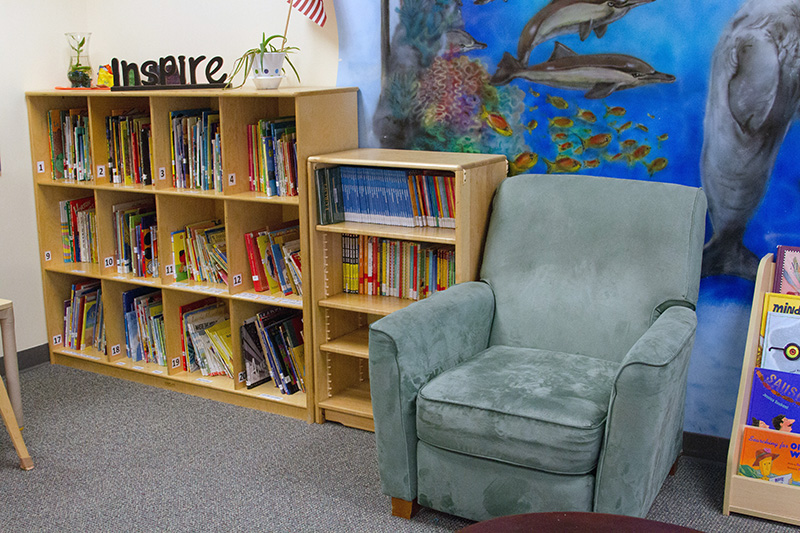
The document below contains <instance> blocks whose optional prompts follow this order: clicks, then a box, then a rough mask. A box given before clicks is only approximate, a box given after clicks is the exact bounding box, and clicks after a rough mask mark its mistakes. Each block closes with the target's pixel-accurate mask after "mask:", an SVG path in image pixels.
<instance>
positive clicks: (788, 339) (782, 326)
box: [738, 245, 800, 486]
mask: <svg viewBox="0 0 800 533" xmlns="http://www.w3.org/2000/svg"><path fill="white" fill-rule="evenodd" d="M775 258H776V260H775V280H774V284H773V287H772V292H768V293H766V294H765V295H764V308H763V312H762V316H761V335H760V338H759V346H758V352H757V355H756V368H754V369H753V381H752V387H751V392H750V398H749V404H748V411H747V420H748V425H747V426H746V427H745V428H744V434H743V437H742V451H741V455H740V458H739V467H738V473H739V475H742V476H746V477H749V478H753V479H761V480H764V481H769V482H773V483H780V484H784V485H794V486H800V460H798V459H800V425H797V426H795V421H796V420H797V419H798V418H800V283H799V282H798V280H799V279H800V278H799V277H798V273H800V248H798V247H792V246H783V245H781V246H778V248H777V253H776V255H775Z"/></svg>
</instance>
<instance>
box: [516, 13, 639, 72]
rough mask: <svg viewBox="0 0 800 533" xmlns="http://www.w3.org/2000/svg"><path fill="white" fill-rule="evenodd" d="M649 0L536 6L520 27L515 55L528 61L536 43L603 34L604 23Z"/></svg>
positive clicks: (521, 61)
mask: <svg viewBox="0 0 800 533" xmlns="http://www.w3.org/2000/svg"><path fill="white" fill-rule="evenodd" d="M652 1H653V0H552V1H551V2H550V3H548V4H547V5H546V6H544V7H543V8H542V9H541V10H539V11H538V12H537V13H536V14H535V15H534V16H533V17H531V19H530V20H529V21H528V23H527V24H526V25H525V28H523V30H522V33H521V34H520V36H519V42H518V43H517V59H518V60H519V62H520V63H522V64H523V65H527V64H528V60H529V59H530V54H531V51H532V50H533V49H534V48H536V47H537V46H538V45H539V44H541V43H543V42H545V41H547V40H549V39H552V38H554V37H558V36H559V35H567V34H573V33H577V34H578V35H580V38H581V41H584V40H586V38H587V37H589V34H591V33H592V32H594V33H595V35H597V37H598V38H600V37H602V36H603V35H605V33H606V30H607V29H608V25H609V24H611V23H612V22H614V21H617V20H619V19H621V18H622V17H624V16H625V15H627V14H628V11H630V10H631V9H633V8H634V7H636V6H640V5H642V4H647V3H650V2H652Z"/></svg>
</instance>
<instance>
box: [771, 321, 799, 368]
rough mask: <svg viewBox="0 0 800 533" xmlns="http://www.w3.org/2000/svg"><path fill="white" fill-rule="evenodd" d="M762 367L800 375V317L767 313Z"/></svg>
mask: <svg viewBox="0 0 800 533" xmlns="http://www.w3.org/2000/svg"><path fill="white" fill-rule="evenodd" d="M761 366H762V367H763V368H766V369H769V370H780V371H781V372H792V373H797V374H800V315H795V314H787V313H780V312H773V311H770V312H768V313H767V323H766V326H765V328H764V346H763V349H762V353H761Z"/></svg>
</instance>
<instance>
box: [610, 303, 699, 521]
mask: <svg viewBox="0 0 800 533" xmlns="http://www.w3.org/2000/svg"><path fill="white" fill-rule="evenodd" d="M696 328H697V317H696V315H695V312H694V311H693V310H691V309H688V308H686V307H670V308H668V309H667V310H666V311H664V313H663V314H662V315H661V316H660V317H659V318H658V319H657V320H656V321H655V322H654V323H653V325H652V326H650V329H648V330H647V332H645V334H644V335H643V336H642V337H641V338H640V339H639V340H638V341H637V342H636V343H635V344H634V345H633V347H631V349H630V351H629V352H628V354H627V355H626V356H625V359H624V360H623V361H622V364H621V365H620V369H619V372H618V373H617V377H616V381H615V384H614V390H613V391H612V394H611V401H610V406H609V410H608V419H607V421H606V433H605V441H604V444H603V449H602V450H601V452H600V460H599V462H598V465H597V478H596V481H595V512H602V513H611V514H624V515H629V516H639V517H643V516H644V515H645V514H646V513H647V510H648V509H649V508H650V505H651V504H652V503H653V500H654V499H655V497H656V495H657V494H658V491H659V490H660V489H661V485H662V483H663V482H664V479H665V478H666V476H667V473H668V472H669V470H670V468H671V466H672V465H673V464H674V462H675V460H676V459H677V457H678V454H679V453H680V450H681V445H682V439H683V415H684V403H685V399H686V377H687V372H688V368H689V357H690V355H691V351H692V346H693V344H694V337H695V331H696Z"/></svg>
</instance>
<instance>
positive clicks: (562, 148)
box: [558, 141, 572, 152]
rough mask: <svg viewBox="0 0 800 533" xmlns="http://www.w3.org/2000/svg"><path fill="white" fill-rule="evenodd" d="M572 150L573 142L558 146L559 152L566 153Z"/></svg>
mask: <svg viewBox="0 0 800 533" xmlns="http://www.w3.org/2000/svg"><path fill="white" fill-rule="evenodd" d="M570 148H572V142H571V141H567V142H565V143H563V144H560V145H559V146H558V151H559V152H566V151H567V150H569V149H570Z"/></svg>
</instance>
